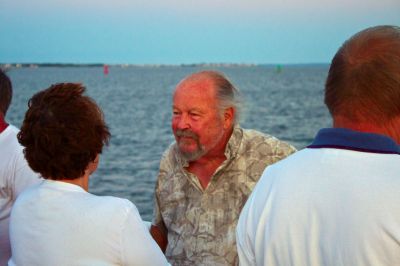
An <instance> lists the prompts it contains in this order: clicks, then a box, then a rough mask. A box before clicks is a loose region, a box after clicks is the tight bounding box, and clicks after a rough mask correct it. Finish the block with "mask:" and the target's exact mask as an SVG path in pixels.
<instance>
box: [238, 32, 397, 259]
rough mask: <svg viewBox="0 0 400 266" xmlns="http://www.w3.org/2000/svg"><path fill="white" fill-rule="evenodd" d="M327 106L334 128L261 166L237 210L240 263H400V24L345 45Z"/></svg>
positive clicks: (337, 58) (338, 55) (329, 83)
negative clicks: (311, 141) (310, 142)
mask: <svg viewBox="0 0 400 266" xmlns="http://www.w3.org/2000/svg"><path fill="white" fill-rule="evenodd" d="M325 103H326V105H327V107H328V109H329V111H330V113H331V115H332V117H333V128H329V129H322V130H320V131H319V133H318V134H317V136H316V138H315V140H314V141H313V143H312V144H311V145H310V146H309V147H308V148H307V149H304V150H302V151H300V152H298V153H296V154H294V155H293V156H290V157H289V158H287V159H285V160H283V161H280V162H279V163H277V164H275V165H274V166H272V167H269V168H267V169H266V171H265V172H264V174H263V176H262V177H261V179H260V181H259V182H258V184H257V186H256V187H255V189H254V191H253V193H252V195H251V196H250V198H249V200H248V201H247V203H246V205H245V207H244V208H243V211H242V213H241V215H240V219H239V223H238V227H237V246H238V252H239V258H240V264H241V265H308V266H313V265H332V266H336V265H352V266H355V265H381V266H382V265H399V263H400V207H399V206H400V148H399V146H398V145H399V143H400V28H399V27H392V26H377V27H373V28H368V29H366V30H363V31H361V32H359V33H357V34H356V35H355V36H353V37H352V38H350V39H349V40H348V41H346V42H345V43H344V44H343V46H342V47H341V48H340V49H339V51H338V52H337V53H336V55H335V57H334V58H333V61H332V64H331V66H330V70H329V75H328V79H327V82H326V87H325Z"/></svg>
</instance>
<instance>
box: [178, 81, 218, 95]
mask: <svg viewBox="0 0 400 266" xmlns="http://www.w3.org/2000/svg"><path fill="white" fill-rule="evenodd" d="M180 94H187V95H193V96H195V95H199V94H200V95H204V96H209V97H212V98H214V99H215V96H216V89H215V83H214V82H213V81H212V80H211V79H207V78H187V79H184V80H182V81H181V82H180V83H179V84H178V85H177V86H176V88H175V92H174V98H175V96H176V95H180Z"/></svg>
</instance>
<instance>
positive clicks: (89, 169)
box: [86, 154, 100, 175]
mask: <svg viewBox="0 0 400 266" xmlns="http://www.w3.org/2000/svg"><path fill="white" fill-rule="evenodd" d="M99 160H100V155H99V154H97V156H96V158H95V159H94V160H93V162H90V163H89V164H88V166H87V167H86V171H87V172H88V173H89V175H91V174H93V173H94V171H96V169H97V166H98V165H99Z"/></svg>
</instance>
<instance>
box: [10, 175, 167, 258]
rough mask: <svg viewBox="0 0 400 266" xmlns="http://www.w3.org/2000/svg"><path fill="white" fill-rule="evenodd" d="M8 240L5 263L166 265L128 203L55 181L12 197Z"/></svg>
mask: <svg viewBox="0 0 400 266" xmlns="http://www.w3.org/2000/svg"><path fill="white" fill-rule="evenodd" d="M10 240H11V248H12V258H11V260H10V262H9V265H10V266H14V265H18V266H24V265H27V266H28V265H29V266H35V265H37V266H39V265H40V266H46V265H48V266H54V265H57V266H63V265H65V266H71V265H96V266H102V265H104V266H105V265H141V266H147V265H168V263H167V260H166V258H165V257H164V254H163V253H162V251H161V250H160V248H159V247H158V245H157V243H156V242H155V241H154V240H153V239H152V237H151V235H150V233H149V231H148V229H147V228H146V226H145V225H144V223H143V221H142V219H141V218H140V215H139V212H138V210H137V208H136V207H135V206H134V205H133V204H132V203H131V202H130V201H128V200H126V199H121V198H116V197H109V196H104V197H100V196H95V195H93V194H90V193H88V192H86V191H85V190H83V189H82V188H81V187H79V186H76V185H73V184H69V183H65V182H60V181H52V180H45V181H43V183H42V184H39V185H37V186H33V187H32V188H29V189H27V190H25V191H24V192H23V193H22V194H21V195H20V196H19V197H18V199H17V201H16V202H15V204H14V208H13V210H12V213H11V222H10Z"/></svg>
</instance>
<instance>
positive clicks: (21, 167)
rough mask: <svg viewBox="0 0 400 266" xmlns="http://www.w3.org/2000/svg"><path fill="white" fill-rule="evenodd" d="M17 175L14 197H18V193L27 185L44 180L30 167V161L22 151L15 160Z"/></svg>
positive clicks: (15, 177)
mask: <svg viewBox="0 0 400 266" xmlns="http://www.w3.org/2000/svg"><path fill="white" fill-rule="evenodd" d="M15 163H16V165H15V176H14V179H13V183H14V189H13V191H14V198H17V197H18V195H19V194H20V193H21V192H22V191H23V190H24V189H26V188H27V187H29V186H31V185H33V184H36V183H39V182H40V181H42V179H41V178H40V176H39V174H37V173H35V172H33V170H32V169H31V168H30V167H29V165H28V162H27V161H26V160H25V158H24V156H23V154H22V152H21V154H20V156H18V157H17V158H16V161H15Z"/></svg>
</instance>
